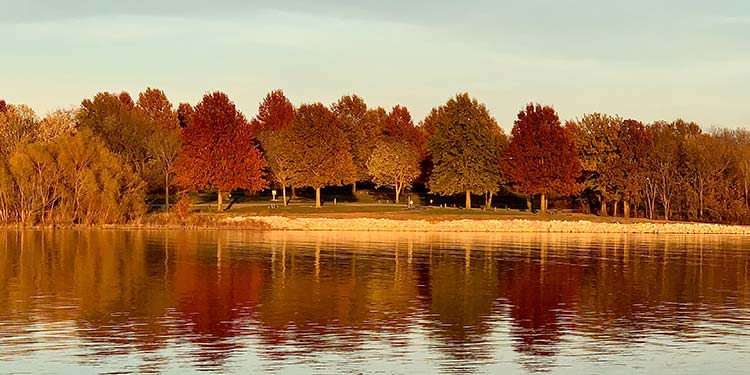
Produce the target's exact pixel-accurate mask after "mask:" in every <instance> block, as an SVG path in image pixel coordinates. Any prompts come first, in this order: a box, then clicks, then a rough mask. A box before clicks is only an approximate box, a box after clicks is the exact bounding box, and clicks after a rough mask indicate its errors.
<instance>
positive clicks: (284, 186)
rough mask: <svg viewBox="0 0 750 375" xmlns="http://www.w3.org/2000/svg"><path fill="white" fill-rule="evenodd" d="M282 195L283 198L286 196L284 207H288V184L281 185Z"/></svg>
mask: <svg viewBox="0 0 750 375" xmlns="http://www.w3.org/2000/svg"><path fill="white" fill-rule="evenodd" d="M281 196H282V198H284V207H286V206H287V201H286V185H281Z"/></svg>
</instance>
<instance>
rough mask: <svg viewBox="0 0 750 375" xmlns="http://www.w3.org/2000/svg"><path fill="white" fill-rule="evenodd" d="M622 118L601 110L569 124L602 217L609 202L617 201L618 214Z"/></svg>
mask: <svg viewBox="0 0 750 375" xmlns="http://www.w3.org/2000/svg"><path fill="white" fill-rule="evenodd" d="M621 126H622V119H621V118H619V117H617V116H609V115H606V114H601V113H592V114H587V115H584V116H583V117H582V118H581V119H579V120H576V121H570V122H568V123H566V129H567V130H568V132H569V133H570V134H571V136H572V138H573V140H574V141H575V143H576V146H577V149H578V156H579V160H580V161H581V168H582V177H583V180H584V184H585V186H586V187H587V188H588V189H590V190H591V191H594V192H595V193H596V194H597V195H598V196H599V202H600V203H601V210H600V215H601V216H607V215H608V213H607V205H608V203H609V202H614V204H615V205H614V211H615V215H616V211H617V200H618V199H619V195H618V193H619V189H618V187H617V186H616V185H615V179H616V174H617V170H616V169H615V167H614V166H615V165H617V163H618V160H619V158H620V149H619V147H618V146H619V137H618V136H619V131H620V127H621Z"/></svg>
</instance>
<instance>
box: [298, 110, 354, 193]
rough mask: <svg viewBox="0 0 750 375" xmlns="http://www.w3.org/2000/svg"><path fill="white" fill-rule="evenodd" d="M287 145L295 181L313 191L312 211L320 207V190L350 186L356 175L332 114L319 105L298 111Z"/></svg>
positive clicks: (345, 144)
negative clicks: (342, 185)
mask: <svg viewBox="0 0 750 375" xmlns="http://www.w3.org/2000/svg"><path fill="white" fill-rule="evenodd" d="M291 141H292V142H293V147H292V150H291V151H292V152H291V156H292V161H293V164H294V168H295V170H296V180H297V182H298V183H299V185H300V186H310V187H312V188H314V189H315V191H316V200H315V206H316V207H320V206H321V201H320V189H321V188H322V187H324V186H330V185H340V184H345V183H351V182H354V180H355V178H356V172H357V171H356V166H355V165H354V161H353V160H352V156H351V154H350V153H349V151H350V146H349V142H348V140H347V137H346V134H345V132H344V130H342V129H341V126H340V124H339V123H338V120H337V118H336V116H335V115H334V113H333V112H331V111H330V110H329V109H328V108H326V107H325V106H324V105H323V104H321V103H314V104H303V105H301V106H300V107H299V109H298V110H297V114H296V116H295V117H294V122H293V124H292V128H291Z"/></svg>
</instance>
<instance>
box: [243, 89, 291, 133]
mask: <svg viewBox="0 0 750 375" xmlns="http://www.w3.org/2000/svg"><path fill="white" fill-rule="evenodd" d="M292 121H294V105H293V104H292V102H291V101H290V100H289V99H288V98H287V97H286V96H285V95H284V91H282V90H275V91H271V92H269V93H268V94H267V95H266V97H265V98H264V99H263V102H261V103H260V106H259V107H258V115H257V116H255V119H254V120H253V125H254V127H256V129H255V130H256V132H258V133H263V132H271V131H279V130H283V129H286V128H288V127H289V125H290V124H291V123H292Z"/></svg>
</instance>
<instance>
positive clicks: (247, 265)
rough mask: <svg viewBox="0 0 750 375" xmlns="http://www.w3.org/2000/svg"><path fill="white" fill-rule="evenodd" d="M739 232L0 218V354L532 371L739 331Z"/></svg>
mask: <svg viewBox="0 0 750 375" xmlns="http://www.w3.org/2000/svg"><path fill="white" fill-rule="evenodd" d="M748 245H750V241H748V240H745V239H741V238H731V237H729V238H718V237H689V236H672V237H666V236H662V237H657V236H605V235H590V236H580V235H578V236H566V235H541V234H540V235H468V234H467V235H459V234H453V235H427V234H382V233H358V234H354V233H350V234H337V233H277V232H274V233H257V232H202V231H186V232H177V231H174V232H138V231H135V232H125V231H54V232H52V231H15V230H6V231H3V232H0V248H3V249H5V250H4V251H1V252H0V360H7V361H11V362H9V363H14V362H13V361H15V363H17V364H18V365H19V366H22V365H23V363H24V362H23V360H24V358H32V357H33V356H34V355H36V354H42V355H45V356H50V357H53V358H55V356H59V357H58V360H59V361H62V362H64V363H68V364H69V365H71V364H72V366H74V367H87V366H97V367H98V366H101V365H105V367H106V366H109V367H115V368H125V369H129V370H130V371H137V372H161V371H168V370H173V371H176V370H178V369H190V368H193V369H208V370H217V371H226V372H242V371H246V370H253V369H254V370H274V369H276V370H278V369H285V368H286V369H290V368H298V369H312V370H315V371H321V372H326V371H325V370H326V369H328V370H331V371H341V370H342V369H346V368H348V369H362V368H368V366H373V367H372V368H386V369H390V370H397V369H404V368H405V367H404V366H414V370H415V372H420V370H421V371H423V372H431V371H433V370H434V371H438V370H442V371H447V372H453V373H468V372H475V371H481V372H487V371H492V370H495V369H510V370H516V371H523V372H543V371H549V370H552V369H555V368H557V366H558V365H559V363H560V362H564V363H573V362H574V361H576V360H578V359H575V358H578V357H587V358H590V357H592V356H598V355H601V356H610V357H606V358H611V356H613V355H614V356H616V355H617V354H618V353H632V351H634V350H637V348H638V347H639V346H640V347H642V346H643V345H647V344H648V342H649V340H650V339H653V338H654V337H657V338H658V337H662V336H666V337H674V338H675V339H676V340H686V341H687V342H693V343H696V342H697V343H700V342H701V340H703V342H706V341H707V340H710V338H711V337H714V338H715V337H717V335H725V336H727V337H733V338H735V339H737V340H740V338H741V337H742V333H741V332H743V330H744V328H745V327H746V324H747V322H748V321H747V312H748V308H749V306H748V301H749V300H750V298H749V297H750V278H749V277H748V267H749V264H750V255H748V252H747V251H744V250H743V249H744V248H747V247H748ZM745 344H747V342H746V341H745ZM576 356H578V357H576ZM117 358H120V360H118V359H117ZM571 358H572V359H571ZM602 358H604V357H602ZM613 364H615V363H613ZM38 366H42V367H40V369H42V370H43V369H44V367H43V366H44V364H38ZM328 372H330V371H328Z"/></svg>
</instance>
